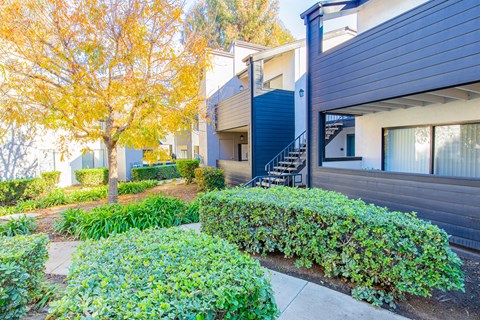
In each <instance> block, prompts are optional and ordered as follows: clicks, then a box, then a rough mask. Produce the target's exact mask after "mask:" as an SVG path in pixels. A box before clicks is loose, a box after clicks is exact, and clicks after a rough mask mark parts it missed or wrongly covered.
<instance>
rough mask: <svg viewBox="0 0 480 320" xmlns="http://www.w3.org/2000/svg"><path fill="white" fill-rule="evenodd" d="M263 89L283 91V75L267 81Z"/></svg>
mask: <svg viewBox="0 0 480 320" xmlns="http://www.w3.org/2000/svg"><path fill="white" fill-rule="evenodd" d="M263 87H264V88H267V89H283V74H281V75H279V76H276V77H274V78H272V79H270V80H268V81H265V83H264V84H263Z"/></svg>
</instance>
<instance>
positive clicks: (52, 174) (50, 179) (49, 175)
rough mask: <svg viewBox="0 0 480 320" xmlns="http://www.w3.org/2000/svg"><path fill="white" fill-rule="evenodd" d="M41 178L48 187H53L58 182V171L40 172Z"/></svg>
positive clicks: (59, 173)
mask: <svg viewBox="0 0 480 320" xmlns="http://www.w3.org/2000/svg"><path fill="white" fill-rule="evenodd" d="M41 175H42V179H43V180H45V183H46V184H47V186H48V187H49V188H53V187H55V186H56V185H57V184H58V183H59V182H60V175H61V172H60V171H48V172H42V173H41Z"/></svg>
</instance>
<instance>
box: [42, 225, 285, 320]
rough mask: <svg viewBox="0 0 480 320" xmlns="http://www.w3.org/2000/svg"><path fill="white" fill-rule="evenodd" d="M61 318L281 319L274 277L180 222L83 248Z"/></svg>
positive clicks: (57, 312) (60, 306) (56, 306)
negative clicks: (178, 226) (180, 227)
mask: <svg viewBox="0 0 480 320" xmlns="http://www.w3.org/2000/svg"><path fill="white" fill-rule="evenodd" d="M51 306H52V307H53V309H52V315H53V317H55V318H62V319H63V318H68V319H83V318H84V317H89V316H90V317H92V315H95V317H96V318H102V319H160V318H162V319H275V318H276V316H277V315H278V311H277V307H276V304H275V301H274V298H273V292H272V289H271V286H270V282H269V279H268V278H267V277H266V276H265V274H264V271H263V270H262V268H261V266H260V264H259V263H258V262H257V261H255V260H253V259H252V258H250V257H249V256H248V255H246V254H242V253H241V252H240V251H239V250H238V249H237V248H236V247H235V246H234V245H232V244H229V243H228V242H227V241H224V240H221V239H219V238H214V237H210V236H208V235H205V234H195V233H194V232H192V231H191V232H185V231H182V230H178V229H175V228H171V229H163V230H146V231H143V232H141V231H139V230H137V229H133V230H130V231H129V232H127V233H124V234H120V235H115V236H112V237H110V238H106V239H102V240H100V241H91V240H89V241H87V242H85V244H83V245H82V246H81V247H79V249H78V251H77V254H76V256H75V257H74V263H73V265H72V268H71V269H70V271H69V276H68V287H67V289H66V292H65V295H64V297H63V298H62V299H61V300H59V301H58V302H56V303H53V304H51Z"/></svg>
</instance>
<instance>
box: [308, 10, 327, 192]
mask: <svg viewBox="0 0 480 320" xmlns="http://www.w3.org/2000/svg"><path fill="white" fill-rule="evenodd" d="M318 11H319V14H318V19H319V21H318V28H319V39H317V41H318V52H315V53H312V48H311V43H312V30H311V28H312V27H313V26H312V25H315V26H317V25H316V23H313V21H314V20H312V21H311V20H310V15H311V14H312V13H313V12H311V13H310V14H307V15H306V16H305V17H304V21H305V25H306V26H307V34H306V38H307V108H306V109H307V110H306V111H307V112H306V114H307V119H306V123H307V126H306V127H307V128H306V131H307V132H306V134H307V187H309V188H310V187H311V176H312V165H313V161H312V160H313V157H312V143H311V141H312V131H314V130H313V127H312V81H311V76H310V70H311V64H312V58H313V57H315V54H317V55H318V54H320V53H321V52H322V51H323V11H322V4H321V3H319V8H318ZM316 18H317V17H315V19H316ZM318 120H319V124H320V121H321V119H320V118H319V119H318ZM317 147H318V152H319V153H320V152H321V150H323V142H321V141H319V143H318V146H317ZM322 157H323V155H322V156H320V154H319V155H318V165H319V166H321V165H322V161H321V159H322Z"/></svg>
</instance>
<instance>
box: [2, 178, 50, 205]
mask: <svg viewBox="0 0 480 320" xmlns="http://www.w3.org/2000/svg"><path fill="white" fill-rule="evenodd" d="M46 187H47V185H46V183H45V181H44V180H43V179H40V178H31V179H16V180H8V181H0V205H2V206H10V205H15V204H16V203H17V202H18V201H24V200H29V199H35V198H37V197H39V196H40V195H41V194H42V193H43V192H44V191H45V189H46Z"/></svg>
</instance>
